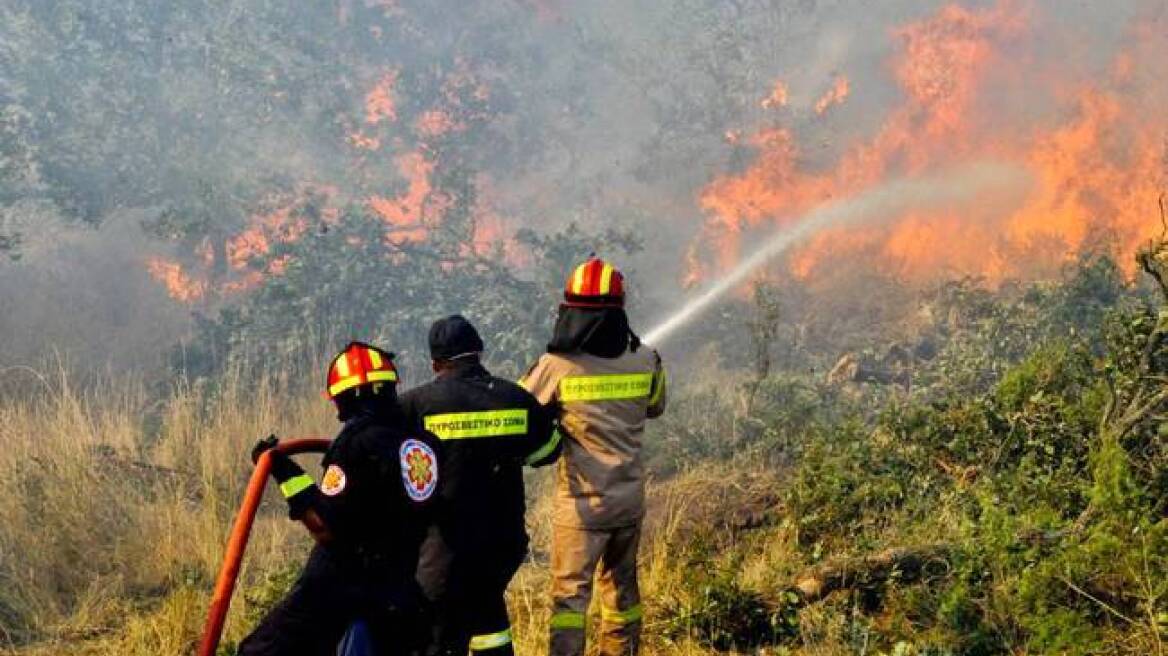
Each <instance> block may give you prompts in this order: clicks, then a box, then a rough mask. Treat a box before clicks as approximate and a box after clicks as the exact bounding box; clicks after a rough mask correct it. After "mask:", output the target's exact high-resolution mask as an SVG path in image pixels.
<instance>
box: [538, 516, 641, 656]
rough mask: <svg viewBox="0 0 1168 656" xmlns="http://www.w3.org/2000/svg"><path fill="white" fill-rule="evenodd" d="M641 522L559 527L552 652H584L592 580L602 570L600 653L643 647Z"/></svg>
mask: <svg viewBox="0 0 1168 656" xmlns="http://www.w3.org/2000/svg"><path fill="white" fill-rule="evenodd" d="M640 538H641V527H640V525H634V526H626V527H621V528H615V529H604V530H593V529H584V528H571V527H566V526H558V525H557V526H556V527H555V529H554V532H553V534H552V618H551V646H550V649H549V652H550V654H551V656H583V654H584V648H585V624H586V621H585V619H586V617H587V613H588V604H589V602H590V601H591V599H592V580H593V576H594V575H595V574H596V570H597V569H598V568H599V570H600V576H599V579H600V582H599V585H600V609H601V613H600V654H601V655H602V656H629V655H632V654H636V653H637V652H638V650H639V648H640V638H641V618H642V616H643V614H644V613H643V611H642V608H641V592H640V589H639V588H638V587H637V546H638V544H639V543H640Z"/></svg>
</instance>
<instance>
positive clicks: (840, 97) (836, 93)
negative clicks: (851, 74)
mask: <svg viewBox="0 0 1168 656" xmlns="http://www.w3.org/2000/svg"><path fill="white" fill-rule="evenodd" d="M848 90H849V86H848V78H847V77H846V76H843V75H836V76H835V80H834V81H833V82H832V85H831V88H830V89H828V90H827V92H826V93H824V94H823V95H822V96H820V97H819V100H817V101H815V113H816V115H818V116H823V115H824V114H825V113H827V110H829V109H831V108H832V107H835V106H836V105H839V104H841V103H843V101H844V100H846V99H847V97H848Z"/></svg>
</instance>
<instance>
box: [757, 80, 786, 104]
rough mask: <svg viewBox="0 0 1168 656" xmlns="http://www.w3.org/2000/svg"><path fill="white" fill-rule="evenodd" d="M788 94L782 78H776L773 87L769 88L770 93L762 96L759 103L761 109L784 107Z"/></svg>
mask: <svg viewBox="0 0 1168 656" xmlns="http://www.w3.org/2000/svg"><path fill="white" fill-rule="evenodd" d="M788 95H789V94H788V93H787V85H786V84H785V83H784V82H783V81H782V80H778V81H776V82H775V87H774V88H773V89H771V95H769V96H767V97H766V98H763V99H762V102H761V103H759V105H761V106H762V108H763V109H777V108H779V107H786V106H787V97H788Z"/></svg>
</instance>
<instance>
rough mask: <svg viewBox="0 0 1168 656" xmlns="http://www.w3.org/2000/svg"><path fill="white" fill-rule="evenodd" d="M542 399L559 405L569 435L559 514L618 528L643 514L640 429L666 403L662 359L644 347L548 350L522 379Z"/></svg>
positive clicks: (567, 522) (587, 524)
mask: <svg viewBox="0 0 1168 656" xmlns="http://www.w3.org/2000/svg"><path fill="white" fill-rule="evenodd" d="M520 384H521V385H523V386H524V387H525V388H526V389H527V390H528V391H530V392H531V393H532V394H533V395H535V397H536V399H538V400H539V402H540V403H543V404H552V403H554V404H558V405H559V407H560V408H561V411H560V430H561V432H562V433H563V434H564V445H563V450H564V451H563V457H562V458H561V462H560V466H559V476H558V482H557V485H556V502H555V509H554V514H553V521H554V522H555V523H556V524H559V525H562V526H573V527H581V528H594V529H600V528H615V527H620V526H629V525H632V524H635V523H637V522H638V521H640V519H641V517H642V515H643V514H644V506H645V472H644V465H643V464H642V460H641V436H642V434H643V433H644V430H645V420H646V419H647V418H652V417H657V416H659V415H660V414H661V413H662V412H664V410H665V403H666V381H665V370H664V368H663V367H662V365H661V358H660V356H658V355H657V352H656V351H653V350H652V349H650V348H647V347H642V348H640V349H638V350H637V351H629V352H626V353H625V354H624V355H621V356H620V357H617V358H601V357H597V356H594V355H589V354H585V353H580V354H571V355H567V354H552V353H547V354H544V355H543V356H541V357H540V359H539V361H538V362H537V363H536V364H535V366H533V367H532V368H531V370H530V371H529V372H528V373H527V375H526V376H524V377H523V380H521V381H520Z"/></svg>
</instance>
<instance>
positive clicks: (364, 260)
mask: <svg viewBox="0 0 1168 656" xmlns="http://www.w3.org/2000/svg"><path fill="white" fill-rule="evenodd" d="M470 220H471V219H470V217H468V216H464V221H470ZM456 228H457V225H456V224H454V223H453V222H448V223H447V224H445V228H444V229H443V230H442V231H439V232H437V233H436V234H435V236H434V237H433V238H431V239H429V240H427V241H423V242H402V241H392V240H389V239H387V238H386V236H385V232H384V223H383V222H382V221H381V219H380V218H379V217H376V216H372V215H370V214H369V213H368V212H366V211H363V209H362V208H358V207H353V208H349V209H348V210H347V211H346V212H344V213H343V214H342V215H341V217H340V218H339V220H338V221H337V222H336V224H335V225H331V226H329V227H328V228H327V229H321V230H318V231H314V232H311V233H309V234H306V235H305V236H304V237H302V238H301V239H300V240H298V241H295V242H291V243H285V244H280V245H277V246H276V247H274V248H273V250H272V252H271V253H269V254H268V255H267V256H265V257H263V258H257V260H256V261H255V262H254V263H253V266H255V267H257V268H259V269H261V270H262V269H265V268H266V267H268V266H269V265H270V264H271V262H273V261H277V260H279V261H285V262H287V264H286V266H285V267H283V271H282V272H281V273H280V274H279V275H272V276H269V277H267V278H265V279H264V282H263V284H262V285H261V286H260V287H259V288H258V289H256V290H255V291H253V292H252V293H251V294H249V295H248V296H247V297H246V298H245V299H244V300H243V301H242V302H240V303H238V304H236V305H233V306H230V307H228V308H226V309H225V310H223V311H222V312H221V313H220V314H219V316H218V317H217V318H215V319H213V320H206V319H205V320H204V321H203V322H202V323H201V325H200V334H199V337H198V338H197V339H196V340H195V341H194V342H193V343H192V344H189V345H186V346H185V347H184V348H183V349H182V350H181V351H180V352H179V354H177V355H178V356H179V357H181V360H179V364H180V365H181V366H183V367H184V368H185V370H186V371H187V372H189V373H195V374H207V373H210V372H214V371H218V370H220V369H221V368H222V367H224V366H228V365H229V364H239V365H243V366H247V365H249V364H251V365H255V364H257V363H260V364H261V366H262V363H264V362H296V361H304V362H306V363H314V362H316V361H317V360H319V359H320V357H319V356H320V354H322V353H331V352H332V351H334V350H336V349H337V348H339V347H340V346H342V345H343V342H345V341H347V340H349V339H362V340H366V341H370V342H373V343H377V344H385V345H387V346H388V347H389V348H391V349H393V350H394V351H396V352H397V353H398V354H399V355H400V356H401V358H402V359H403V360H404V361H405V364H406V366H407V368H408V367H409V366H410V365H412V366H413V369H412V370H410V369H407V373H413V374H414V375H415V376H417V377H424V376H426V375H427V374H426V369H425V368H424V367H423V366H422V365H423V363H426V362H428V361H429V355H428V354H429V351H428V350H427V346H426V341H425V339H426V329H427V327H428V326H429V325H430V323H431V322H432V321H434V320H435V319H437V318H439V317H441V316H444V315H447V314H452V313H456V312H458V313H462V314H464V315H466V316H467V317H468V318H469V319H471V321H473V322H474V323H475V324H476V326H478V328H479V331H480V332H481V334H482V336H483V339H484V341H485V342H486V344H487V359H488V361H489V363H490V364H491V365H492V366H493V367H495V368H497V373H499V374H501V375H510V376H516V375H518V374H519V373H522V368H523V367H524V366H526V365H527V364H529V363H530V362H531V361H533V359H534V358H535V357H536V355H538V353H539V352H540V351H541V350H542V346H543V343H544V340H546V338H547V335H548V334H549V332H550V329H551V321H552V319H553V318H554V316H555V307H556V304H557V302H558V289H559V284H557V285H555V286H548V285H542V284H537V283H535V282H532V281H529V280H525V279H523V278H521V277H520V275H519V272H518V271H517V270H516V269H514V268H513V267H512V266H510V265H509V264H508V262H507V260H506V258H505V256H504V254H503V252H502V251H501V250H500V249H499V248H496V249H494V250H490V251H483V250H481V249H478V248H476V246H475V244H474V242H473V241H471V236H472V235H473V232H474V231H473V230H470V229H468V230H462V231H459V230H457V229H456ZM524 243H525V244H526V245H527V246H528V247H529V249H530V253H531V255H532V258H533V260H534V269H535V270H537V271H542V272H547V271H554V272H555V275H556V276H557V277H562V276H563V275H564V274H563V271H566V270H568V268H569V267H568V266H566V265H564V264H563V263H564V262H577V261H579V260H580V259H582V258H584V257H585V256H587V255H588V253H589V252H591V250H592V249H593V248H594V247H596V246H609V247H610V248H611V249H612V250H617V249H627V250H632V249H635V248H637V242H636V240H634V239H633V238H632V237H630V236H628V235H626V234H624V233H620V232H617V231H611V230H610V231H607V232H605V233H602V234H601V235H599V236H592V235H590V234H589V233H586V232H582V231H580V230H578V229H577V228H576V227H575V226H574V225H572V226H569V227H568V228H566V229H564V230H563V231H560V232H558V233H555V234H551V235H546V236H539V237H537V236H535V235H534V234H528V235H525V236H524ZM608 252H611V251H608ZM308 370H309V371H315V369H313V368H312V365H309V366H308Z"/></svg>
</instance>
